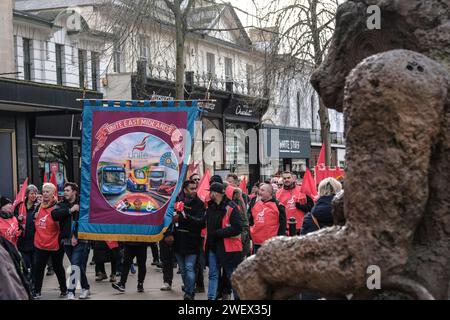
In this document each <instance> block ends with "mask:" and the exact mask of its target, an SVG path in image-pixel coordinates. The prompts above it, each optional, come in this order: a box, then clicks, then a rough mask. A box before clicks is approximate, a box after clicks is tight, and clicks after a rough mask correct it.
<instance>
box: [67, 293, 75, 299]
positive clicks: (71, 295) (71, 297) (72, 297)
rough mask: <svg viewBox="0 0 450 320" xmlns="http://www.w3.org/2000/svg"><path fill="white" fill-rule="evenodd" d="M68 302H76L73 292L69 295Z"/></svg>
mask: <svg viewBox="0 0 450 320" xmlns="http://www.w3.org/2000/svg"><path fill="white" fill-rule="evenodd" d="M67 300H75V294H74V293H73V292H69V294H68V295H67Z"/></svg>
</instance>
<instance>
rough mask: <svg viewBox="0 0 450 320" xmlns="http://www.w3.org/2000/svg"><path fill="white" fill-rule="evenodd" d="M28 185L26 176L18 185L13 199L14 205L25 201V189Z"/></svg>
mask: <svg viewBox="0 0 450 320" xmlns="http://www.w3.org/2000/svg"><path fill="white" fill-rule="evenodd" d="M27 187H28V177H27V178H26V179H25V181H24V182H23V184H22V186H21V187H20V190H19V193H17V195H16V199H15V200H14V207H15V206H17V204H18V203H21V202H24V201H25V191H26V189H27Z"/></svg>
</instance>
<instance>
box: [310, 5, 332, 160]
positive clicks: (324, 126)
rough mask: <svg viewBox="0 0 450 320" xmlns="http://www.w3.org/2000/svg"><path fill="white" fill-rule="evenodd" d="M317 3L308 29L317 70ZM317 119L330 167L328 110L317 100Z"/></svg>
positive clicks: (312, 9) (320, 57) (312, 10)
mask: <svg viewBox="0 0 450 320" xmlns="http://www.w3.org/2000/svg"><path fill="white" fill-rule="evenodd" d="M317 3H318V0H312V1H311V7H310V8H311V11H310V14H311V17H310V28H311V34H312V40H313V47H314V57H315V61H314V62H315V65H316V68H318V67H319V66H320V65H321V64H322V60H323V59H322V54H323V52H322V48H321V45H320V31H319V29H318V22H317ZM319 118H320V133H321V136H322V144H325V165H326V166H330V165H331V139H330V119H329V117H328V109H327V107H325V105H324V104H323V102H322V99H320V98H319Z"/></svg>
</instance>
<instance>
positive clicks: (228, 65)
mask: <svg viewBox="0 0 450 320" xmlns="http://www.w3.org/2000/svg"><path fill="white" fill-rule="evenodd" d="M225 80H226V81H233V60H232V59H231V58H225Z"/></svg>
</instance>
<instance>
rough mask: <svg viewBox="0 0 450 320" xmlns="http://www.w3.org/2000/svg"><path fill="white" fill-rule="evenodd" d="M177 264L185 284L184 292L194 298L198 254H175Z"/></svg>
mask: <svg viewBox="0 0 450 320" xmlns="http://www.w3.org/2000/svg"><path fill="white" fill-rule="evenodd" d="M175 257H176V258H177V262H178V264H179V266H180V269H181V278H182V279H183V283H184V292H185V293H186V294H188V295H189V296H191V297H193V296H194V294H195V292H194V288H195V262H196V260H197V255H196V254H186V255H184V254H179V253H175Z"/></svg>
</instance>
